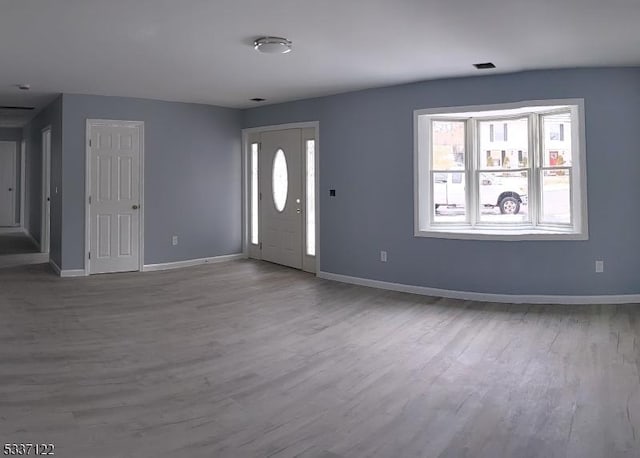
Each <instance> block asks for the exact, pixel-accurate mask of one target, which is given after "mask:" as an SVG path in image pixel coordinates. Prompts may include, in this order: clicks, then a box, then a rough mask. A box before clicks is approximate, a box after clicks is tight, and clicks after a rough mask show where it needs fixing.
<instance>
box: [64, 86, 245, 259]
mask: <svg viewBox="0 0 640 458" xmlns="http://www.w3.org/2000/svg"><path fill="white" fill-rule="evenodd" d="M63 102H64V103H63V118H64V157H63V176H64V191H63V240H62V246H63V254H62V268H63V269H81V268H83V266H84V240H85V201H84V195H85V194H84V192H85V190H84V188H85V155H86V149H85V130H86V120H87V119H88V118H90V119H91V118H95V119H119V120H133V121H144V122H145V247H144V250H145V259H144V261H145V264H155V263H163V262H172V261H181V260H188V259H195V258H203V257H208V256H219V255H225V254H232V253H239V252H241V251H242V239H241V234H242V230H241V136H240V130H241V112H240V111H239V110H232V109H227V108H219V107H212V106H207V105H197V104H187V103H172V102H161V101H155V100H144V99H131V98H123V97H101V96H86V95H75V94H64V95H63ZM174 234H175V235H178V237H179V244H178V245H177V246H172V245H171V237H172V236H173V235H174Z"/></svg>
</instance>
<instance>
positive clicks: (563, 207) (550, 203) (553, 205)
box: [541, 169, 571, 224]
mask: <svg viewBox="0 0 640 458" xmlns="http://www.w3.org/2000/svg"><path fill="white" fill-rule="evenodd" d="M541 179H542V212H541V217H542V218H541V219H542V222H545V223H557V224H570V223H571V170H570V169H560V170H543V171H542V177H541Z"/></svg>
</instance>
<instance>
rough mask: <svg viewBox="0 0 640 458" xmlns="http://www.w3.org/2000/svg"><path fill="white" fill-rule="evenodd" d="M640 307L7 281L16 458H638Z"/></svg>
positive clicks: (9, 274)
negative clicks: (34, 452) (46, 454)
mask: <svg viewBox="0 0 640 458" xmlns="http://www.w3.org/2000/svg"><path fill="white" fill-rule="evenodd" d="M639 307H640V306H632V305H625V306H621V305H618V306H615V305H602V306H541V305H532V306H527V305H497V304H484V303H477V302H464V301H458V300H449V299H439V298H430V297H422V296H414V295H409V294H402V293H395V292H385V291H380V290H376V289H369V288H364V287H359V286H352V285H344V284H340V283H333V282H329V281H325V280H318V279H316V278H315V277H313V276H311V275H309V274H305V273H302V272H298V271H294V270H290V269H287V268H283V267H278V266H274V265H270V264H267V263H261V262H254V261H234V262H229V263H224V264H217V265H208V266H202V267H194V268H186V269H182V270H175V271H165V272H152V273H143V274H141V273H135V274H117V275H102V276H94V277H90V278H69V279H60V278H57V277H55V276H53V274H51V273H50V271H49V269H48V268H47V267H45V266H30V267H24V268H18V269H16V268H12V269H3V270H0V446H1V445H3V444H4V443H7V442H9V443H12V442H25V441H28V442H51V443H54V444H55V445H56V450H55V451H56V455H55V456H59V457H129V456H130V457H158V456H167V457H233V458H241V457H293V456H300V457H325V458H329V457H334V458H336V457H369V456H375V457H392V458H394V457H456V458H457V457H474V458H475V457H488V458H498V457H518V458H523V457H534V456H535V457H576V458H578V457H579V458H588V457H638V456H640V437H639V435H640V375H639V364H638V363H639V361H640V353H639V349H638V346H639V345H640V308H639Z"/></svg>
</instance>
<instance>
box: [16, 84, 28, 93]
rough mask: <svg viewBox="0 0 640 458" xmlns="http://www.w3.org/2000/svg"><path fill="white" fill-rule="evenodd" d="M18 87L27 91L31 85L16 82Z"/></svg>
mask: <svg viewBox="0 0 640 458" xmlns="http://www.w3.org/2000/svg"><path fill="white" fill-rule="evenodd" d="M18 89H20V90H21V91H28V90H29V89H31V85H30V84H18Z"/></svg>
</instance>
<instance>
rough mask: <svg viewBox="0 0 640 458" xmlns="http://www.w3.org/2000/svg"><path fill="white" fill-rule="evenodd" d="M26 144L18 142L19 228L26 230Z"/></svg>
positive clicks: (23, 141) (22, 141)
mask: <svg viewBox="0 0 640 458" xmlns="http://www.w3.org/2000/svg"><path fill="white" fill-rule="evenodd" d="M26 165H27V143H26V142H25V140H24V138H23V139H22V140H21V141H20V228H21V229H22V230H27V227H28V226H27V224H26V223H25V217H26V209H25V201H26V197H25V193H26V189H27V185H26V183H25V180H26V179H27V170H26V169H27V167H26Z"/></svg>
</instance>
